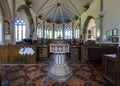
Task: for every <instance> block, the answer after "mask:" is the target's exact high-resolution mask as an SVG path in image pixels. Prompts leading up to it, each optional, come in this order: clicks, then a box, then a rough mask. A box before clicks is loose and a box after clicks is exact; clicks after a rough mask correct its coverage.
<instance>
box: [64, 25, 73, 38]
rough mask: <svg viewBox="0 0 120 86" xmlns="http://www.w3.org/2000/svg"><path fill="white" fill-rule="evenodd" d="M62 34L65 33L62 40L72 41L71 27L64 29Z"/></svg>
mask: <svg viewBox="0 0 120 86" xmlns="http://www.w3.org/2000/svg"><path fill="white" fill-rule="evenodd" d="M64 33H65V37H64V39H72V27H71V26H67V27H65V30H64ZM67 36H68V37H67Z"/></svg>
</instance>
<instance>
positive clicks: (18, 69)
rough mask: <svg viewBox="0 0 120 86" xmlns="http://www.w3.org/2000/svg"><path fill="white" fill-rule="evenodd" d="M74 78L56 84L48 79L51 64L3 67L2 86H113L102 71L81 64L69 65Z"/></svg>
mask: <svg viewBox="0 0 120 86" xmlns="http://www.w3.org/2000/svg"><path fill="white" fill-rule="evenodd" d="M68 64H69V66H70V69H71V70H72V73H73V75H72V77H71V78H70V79H68V80H67V81H63V82H62V81H59V82H56V81H54V80H52V79H50V78H49V77H48V70H49V68H50V65H51V62H40V63H38V64H10V65H5V64H4V65H2V77H1V82H2V86H112V85H110V84H109V83H108V82H107V81H106V80H104V79H103V77H102V73H101V71H98V70H96V69H95V68H94V67H93V66H92V65H89V64H80V62H70V63H68Z"/></svg>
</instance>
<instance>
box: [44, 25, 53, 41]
mask: <svg viewBox="0 0 120 86" xmlns="http://www.w3.org/2000/svg"><path fill="white" fill-rule="evenodd" d="M44 35H45V36H44V37H45V39H52V28H51V27H49V26H46V27H45V34H44Z"/></svg>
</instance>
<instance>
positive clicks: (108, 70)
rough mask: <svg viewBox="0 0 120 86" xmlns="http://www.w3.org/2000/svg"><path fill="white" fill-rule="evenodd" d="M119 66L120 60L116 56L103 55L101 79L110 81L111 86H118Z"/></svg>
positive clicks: (119, 85) (119, 80)
mask: <svg viewBox="0 0 120 86" xmlns="http://www.w3.org/2000/svg"><path fill="white" fill-rule="evenodd" d="M119 56H120V54H119ZM119 65H120V58H118V55H117V56H115V55H113V54H111V55H109V54H107V55H103V77H104V78H105V79H107V80H108V81H110V82H111V83H112V84H113V86H120V68H119Z"/></svg>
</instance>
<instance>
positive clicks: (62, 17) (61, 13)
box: [60, 7, 65, 23]
mask: <svg viewBox="0 0 120 86" xmlns="http://www.w3.org/2000/svg"><path fill="white" fill-rule="evenodd" d="M61 8H62V7H61ZM61 8H60V14H61V17H62V20H63V23H64V22H65V21H64V17H63V12H62V9H61Z"/></svg>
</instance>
